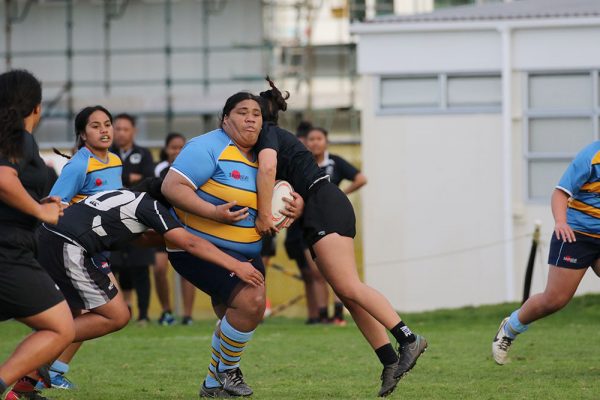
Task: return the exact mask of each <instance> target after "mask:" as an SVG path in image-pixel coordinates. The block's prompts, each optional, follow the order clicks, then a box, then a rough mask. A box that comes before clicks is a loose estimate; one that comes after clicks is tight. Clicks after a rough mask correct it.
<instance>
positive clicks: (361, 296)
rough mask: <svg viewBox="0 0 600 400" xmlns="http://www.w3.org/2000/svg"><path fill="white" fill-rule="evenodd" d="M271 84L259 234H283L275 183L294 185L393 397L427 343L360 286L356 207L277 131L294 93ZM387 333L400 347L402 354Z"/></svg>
mask: <svg viewBox="0 0 600 400" xmlns="http://www.w3.org/2000/svg"><path fill="white" fill-rule="evenodd" d="M267 81H268V82H269V84H270V85H271V89H270V90H268V91H265V92H262V93H261V94H260V97H261V98H262V103H263V113H264V114H263V115H264V119H265V121H268V122H266V123H265V124H264V126H263V129H262V131H261V133H260V137H259V139H258V141H257V144H256V146H255V150H256V152H257V153H258V159H259V171H258V175H257V187H258V218H257V221H256V228H257V230H258V231H259V232H261V233H262V234H270V233H273V232H277V228H275V226H274V225H273V217H272V215H271V200H272V197H273V185H274V183H275V178H277V179H284V180H286V181H288V182H290V183H291V185H292V186H293V187H294V190H296V191H297V192H298V193H299V194H300V195H301V196H302V197H304V201H305V203H306V207H305V209H304V214H303V219H304V220H303V221H304V222H303V229H304V239H305V241H306V244H307V245H308V247H309V250H310V252H311V254H312V256H313V259H314V260H315V262H316V264H317V266H318V267H319V269H320V271H321V273H322V274H323V276H324V277H325V279H326V280H327V282H329V284H330V285H331V287H332V288H333V290H334V291H335V293H336V294H337V295H338V297H339V298H340V299H341V300H342V302H343V303H344V305H345V306H346V308H347V309H348V310H349V311H350V314H352V317H353V318H354V321H355V322H356V324H357V325H358V327H359V328H360V331H361V333H362V334H363V335H364V336H365V339H366V340H367V341H368V342H369V344H370V345H371V347H372V348H373V350H374V351H375V353H376V355H377V356H378V358H379V360H380V362H381V364H382V365H383V371H382V373H381V381H382V384H381V388H380V390H379V396H387V395H389V394H390V393H392V391H393V390H394V389H395V388H396V385H397V384H398V381H399V380H400V379H401V378H402V377H403V376H404V375H405V374H406V373H407V372H408V371H410V370H411V369H412V368H413V367H414V365H415V364H416V362H417V359H418V358H419V356H420V355H421V354H422V353H423V352H424V351H425V349H426V348H427V341H426V340H425V338H424V337H422V336H420V335H416V334H413V333H412V331H411V330H410V329H409V328H408V326H406V324H405V323H404V322H403V321H402V320H401V319H400V317H399V316H398V314H397V313H396V311H395V310H394V309H393V308H392V305H391V304H390V303H389V301H388V300H387V299H386V298H385V297H384V296H383V295H382V294H381V293H379V292H378V291H377V290H375V289H373V288H371V287H369V286H368V285H366V284H364V283H363V282H361V281H360V279H359V276H358V272H357V269H356V260H355V258H354V257H355V256H354V236H355V234H356V219H355V215H354V209H353V208H352V204H351V203H350V201H349V200H348V197H347V196H346V195H345V194H344V193H343V192H342V191H341V190H340V189H339V188H338V187H337V186H335V185H334V184H332V183H331V182H330V181H329V177H328V176H327V175H326V174H325V172H324V171H321V170H320V169H319V167H318V165H317V164H316V162H315V160H314V158H313V155H312V154H311V153H310V152H309V151H308V150H307V149H306V147H304V146H303V145H302V144H301V143H300V142H299V141H298V139H297V138H296V137H295V136H294V135H293V134H291V133H290V132H288V131H286V130H284V129H281V128H279V127H278V126H277V120H278V114H279V111H285V110H286V109H287V103H286V99H287V98H288V97H289V93H288V94H287V96H283V94H282V93H281V92H280V91H279V90H278V89H277V88H276V87H275V85H274V84H273V82H272V81H271V80H270V79H269V78H267ZM386 329H387V330H389V331H390V333H391V334H392V335H393V336H394V338H395V339H396V340H397V341H398V344H399V348H398V354H396V352H395V351H394V348H393V347H392V345H391V343H390V339H389V337H388V335H387V332H386Z"/></svg>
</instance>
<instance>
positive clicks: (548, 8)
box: [365, 0, 600, 23]
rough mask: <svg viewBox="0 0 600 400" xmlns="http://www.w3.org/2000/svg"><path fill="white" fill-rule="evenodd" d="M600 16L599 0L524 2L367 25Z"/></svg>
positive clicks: (397, 17) (384, 19)
mask: <svg viewBox="0 0 600 400" xmlns="http://www.w3.org/2000/svg"><path fill="white" fill-rule="evenodd" d="M599 16H600V0H521V1H513V2H511V3H488V4H483V5H469V6H458V7H447V8H442V9H439V10H436V11H433V12H430V13H423V14H413V15H389V16H381V17H377V18H375V19H372V20H369V21H365V22H366V23H419V22H453V21H486V20H515V19H541V18H544V19H545V18H585V17H599Z"/></svg>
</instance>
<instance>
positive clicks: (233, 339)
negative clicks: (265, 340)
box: [217, 317, 254, 372]
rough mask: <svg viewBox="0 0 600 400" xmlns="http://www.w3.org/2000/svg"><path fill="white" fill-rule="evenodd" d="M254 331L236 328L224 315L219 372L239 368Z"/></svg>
mask: <svg viewBox="0 0 600 400" xmlns="http://www.w3.org/2000/svg"><path fill="white" fill-rule="evenodd" d="M253 334H254V331H250V332H241V331H238V330H237V329H235V328H234V327H233V326H231V325H230V324H229V321H227V317H224V318H223V320H222V321H221V347H220V348H219V350H220V353H221V359H220V362H219V366H218V367H217V369H218V371H219V372H223V371H225V370H228V369H235V368H238V367H239V365H240V359H241V357H242V353H243V352H244V349H245V348H246V343H248V341H250V339H252V335H253Z"/></svg>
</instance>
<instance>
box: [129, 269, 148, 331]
mask: <svg viewBox="0 0 600 400" xmlns="http://www.w3.org/2000/svg"><path fill="white" fill-rule="evenodd" d="M129 268H130V270H131V276H132V280H133V287H134V288H135V293H136V295H137V306H138V319H137V323H138V325H140V326H145V325H146V324H147V323H148V321H149V319H148V308H149V307H150V267H149V266H148V265H131V266H130V267H129Z"/></svg>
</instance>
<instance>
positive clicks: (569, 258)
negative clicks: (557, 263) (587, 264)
mask: <svg viewBox="0 0 600 400" xmlns="http://www.w3.org/2000/svg"><path fill="white" fill-rule="evenodd" d="M563 261H566V262H568V263H571V264H577V259H576V258H573V257H571V256H565V257H563Z"/></svg>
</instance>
